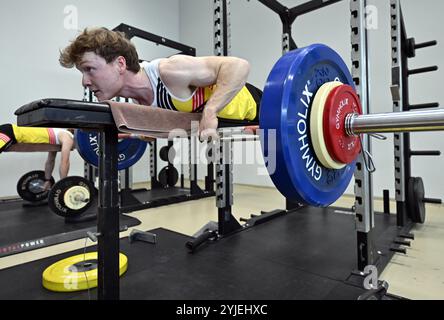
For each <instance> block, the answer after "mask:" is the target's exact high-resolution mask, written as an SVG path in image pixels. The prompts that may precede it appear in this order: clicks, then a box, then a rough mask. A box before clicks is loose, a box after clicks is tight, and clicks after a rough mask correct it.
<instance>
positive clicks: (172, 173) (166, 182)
mask: <svg viewBox="0 0 444 320" xmlns="http://www.w3.org/2000/svg"><path fill="white" fill-rule="evenodd" d="M158 179H159V182H160V184H161V185H162V186H163V187H164V188H167V187H174V186H175V185H176V184H177V181H178V180H179V172H178V171H177V169H176V168H175V167H172V166H166V167H163V168H162V170H160V172H159V178H158Z"/></svg>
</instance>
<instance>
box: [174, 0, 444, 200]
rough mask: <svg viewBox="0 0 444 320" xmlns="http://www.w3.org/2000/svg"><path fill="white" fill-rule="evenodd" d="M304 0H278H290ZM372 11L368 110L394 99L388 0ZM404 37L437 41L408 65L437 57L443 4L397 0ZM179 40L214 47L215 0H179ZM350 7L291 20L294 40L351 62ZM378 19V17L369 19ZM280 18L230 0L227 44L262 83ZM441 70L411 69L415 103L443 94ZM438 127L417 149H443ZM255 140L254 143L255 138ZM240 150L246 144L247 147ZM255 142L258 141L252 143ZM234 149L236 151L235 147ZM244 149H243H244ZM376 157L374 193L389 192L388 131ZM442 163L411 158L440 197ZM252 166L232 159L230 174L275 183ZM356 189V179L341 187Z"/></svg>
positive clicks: (274, 55) (382, 108)
mask: <svg viewBox="0 0 444 320" xmlns="http://www.w3.org/2000/svg"><path fill="white" fill-rule="evenodd" d="M303 2H305V1H281V3H282V4H284V5H286V6H287V7H293V6H295V5H298V4H300V3H303ZM368 5H372V6H375V8H376V10H377V11H376V12H377V18H378V20H377V28H376V29H371V30H369V33H368V36H369V45H370V49H369V50H370V51H369V56H370V60H371V61H370V82H371V88H370V89H371V102H370V103H371V106H370V108H371V112H391V111H392V102H391V96H390V90H389V86H390V83H391V78H390V77H391V73H390V72H391V70H390V67H391V60H390V50H391V47H390V20H389V19H390V18H389V4H388V1H386V0H372V1H368ZM402 6H403V11H404V18H405V22H406V28H407V33H408V36H410V37H412V36H413V37H415V38H416V40H417V42H423V41H428V40H433V39H436V40H438V46H435V47H433V48H427V49H423V50H419V51H418V52H417V57H416V58H415V59H414V60H412V61H410V65H411V67H412V68H414V67H420V66H428V65H433V64H437V65H439V64H440V58H441V57H442V55H443V54H442V53H443V49H442V43H443V40H444V39H443V34H442V32H441V30H443V27H442V22H441V19H442V15H441V12H442V11H443V9H444V3H443V2H442V1H439V0H425V1H414V0H405V1H403V2H402ZM180 13H181V15H180V17H181V20H180V39H181V40H182V41H183V42H187V43H189V44H191V45H193V46H195V47H196V48H197V50H198V54H199V55H207V54H208V55H211V54H213V49H212V48H213V39H212V30H213V27H212V25H213V22H212V1H201V0H187V1H181V2H180ZM349 21H350V14H349V1H342V2H339V3H336V4H333V5H331V6H328V7H326V8H323V9H321V10H318V11H316V12H312V13H309V14H307V15H305V16H302V17H299V18H298V19H296V21H295V23H294V25H293V30H292V31H293V38H294V39H295V42H296V44H297V45H298V46H299V47H302V46H306V45H309V44H312V43H325V44H327V45H329V46H331V47H332V48H333V49H335V50H336V51H337V52H338V53H339V54H340V55H341V56H342V57H343V59H344V61H345V62H346V63H347V64H348V65H349V67H350V65H351V63H350V27H349ZM373 22H375V21H373ZM280 38H281V22H280V20H279V18H278V16H277V14H275V13H273V12H272V11H271V10H269V9H268V8H266V7H265V6H264V5H262V4H260V3H259V2H258V1H255V0H251V1H246V0H232V1H231V44H232V52H231V54H232V55H236V56H240V57H243V58H246V59H247V60H249V61H250V63H251V66H252V70H251V73H250V78H249V81H250V82H251V83H253V84H255V85H257V86H259V87H263V86H264V84H265V80H266V78H267V76H268V73H269V71H270V70H271V68H272V66H273V64H274V62H275V61H276V60H277V59H278V58H279V57H280V55H281V49H280V47H281V40H280ZM442 77H443V72H442V71H441V70H440V71H438V72H434V73H429V74H424V75H418V76H412V77H411V81H410V86H411V94H410V99H411V102H412V103H422V102H431V101H438V102H442V101H443V100H444V99H443V97H444V92H443V90H439V88H440V87H439V86H438V85H437V84H440V78H442ZM443 137H444V135H443V133H442V132H434V133H415V134H414V135H412V146H413V148H415V149H437V150H443V151H444V140H443V139H442V138H443ZM253 144H254V143H253ZM243 148H244V149H246V148H248V147H246V146H244V147H243ZM256 149H259V146H258V145H257V146H256ZM240 151H241V150H240V149H239V146H238V149H236V151H235V154H239V153H240ZM244 152H245V150H244ZM373 156H374V160H375V164H376V167H377V171H376V172H375V173H374V195H375V196H382V190H383V189H390V192H391V196H392V197H394V168H393V166H394V165H393V163H394V159H393V140H392V134H389V135H388V141H385V142H380V141H374V142H373ZM442 163H443V158H442V156H441V157H428V158H427V157H419V158H414V159H413V161H412V174H413V175H414V176H422V177H423V179H424V183H425V187H426V193H427V196H430V197H441V198H443V197H444V192H443V189H442V182H441V181H442V180H443V179H444V173H443V170H440V169H439V168H440V165H441V164H442ZM258 167H260V164H257V165H237V166H235V174H234V179H235V181H236V182H239V183H247V184H259V185H272V182H271V179H270V178H269V177H266V176H258V175H257V170H258ZM346 192H347V193H350V194H352V193H353V181H352V183H351V184H350V186H349V188H348V189H347V191H346Z"/></svg>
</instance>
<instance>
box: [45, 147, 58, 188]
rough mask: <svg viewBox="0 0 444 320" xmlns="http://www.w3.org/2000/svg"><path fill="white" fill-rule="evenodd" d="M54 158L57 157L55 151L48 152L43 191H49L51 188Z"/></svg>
mask: <svg viewBox="0 0 444 320" xmlns="http://www.w3.org/2000/svg"><path fill="white" fill-rule="evenodd" d="M56 156H57V152H55V151H51V152H48V157H47V158H46V162H45V180H46V181H45V183H44V185H43V189H44V190H49V188H50V187H51V181H50V179H51V177H52V172H53V170H54V164H55V158H56Z"/></svg>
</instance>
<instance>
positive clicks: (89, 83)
mask: <svg viewBox="0 0 444 320" xmlns="http://www.w3.org/2000/svg"><path fill="white" fill-rule="evenodd" d="M117 60H118V59H116V60H114V61H111V62H110V63H107V62H106V60H105V59H104V58H103V57H101V56H99V55H97V54H95V53H94V52H85V53H84V54H83V57H82V59H81V61H80V63H79V64H78V65H76V67H77V69H78V70H79V71H80V72H81V73H82V75H83V77H82V85H83V86H84V87H88V88H89V89H90V90H91V91H92V92H93V93H94V95H95V96H96V97H97V99H98V100H99V101H103V100H108V99H112V98H114V97H115V96H117V95H118V93H119V91H120V89H121V86H122V81H121V72H120V71H121V67H120V66H119V63H118V61H117Z"/></svg>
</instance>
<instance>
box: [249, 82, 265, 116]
mask: <svg viewBox="0 0 444 320" xmlns="http://www.w3.org/2000/svg"><path fill="white" fill-rule="evenodd" d="M245 87H246V88H247V89H248V91H249V92H250V93H251V95H252V97H253V99H254V101H255V102H256V108H257V110H256V118H254V120H252V121H259V112H260V109H261V100H262V90H260V89H258V88H256V87H255V86H253V85H252V84H249V83H246V84H245Z"/></svg>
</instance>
